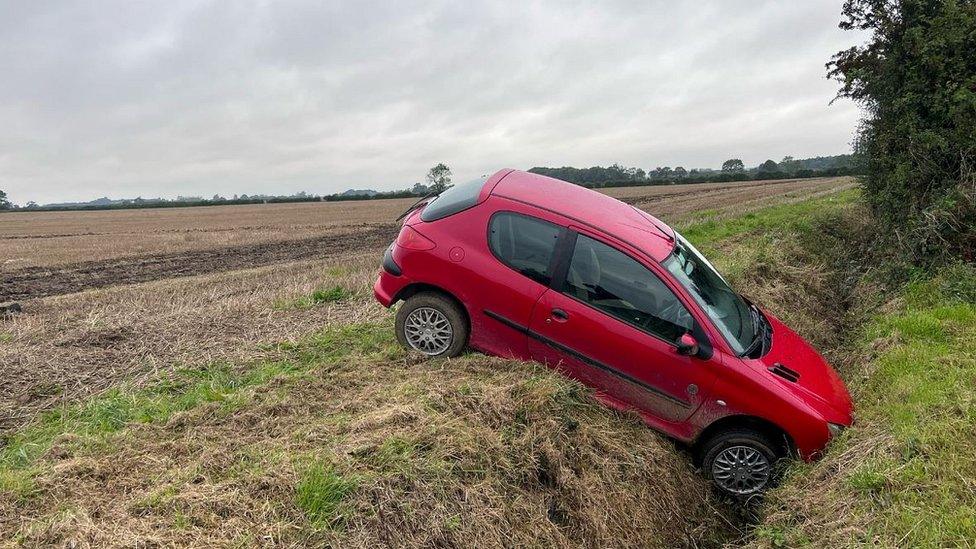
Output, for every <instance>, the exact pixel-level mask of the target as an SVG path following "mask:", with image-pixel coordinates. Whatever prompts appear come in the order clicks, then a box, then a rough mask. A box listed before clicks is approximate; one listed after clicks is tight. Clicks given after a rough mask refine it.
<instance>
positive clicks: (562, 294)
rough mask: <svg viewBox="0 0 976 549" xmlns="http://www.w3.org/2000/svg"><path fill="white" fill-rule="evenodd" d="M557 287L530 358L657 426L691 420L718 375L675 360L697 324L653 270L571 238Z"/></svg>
mask: <svg viewBox="0 0 976 549" xmlns="http://www.w3.org/2000/svg"><path fill="white" fill-rule="evenodd" d="M570 238H571V240H572V242H568V243H567V244H566V252H565V253H566V254H567V257H568V261H567V263H566V266H565V267H563V268H561V269H560V271H563V272H564V273H563V272H561V273H560V280H556V281H555V282H554V283H553V285H552V289H550V290H549V291H547V292H546V293H545V294H543V295H542V297H541V298H540V300H539V303H538V304H537V305H536V307H535V309H534V311H533V314H532V319H531V320H530V323H529V334H530V336H532V337H531V338H530V340H529V351H530V353H531V354H532V356H533V358H534V359H536V360H539V361H541V362H546V363H548V364H550V365H558V367H559V368H560V369H562V370H564V371H565V372H566V373H568V374H570V375H572V376H574V377H576V378H578V379H580V380H581V381H583V382H584V383H586V384H588V385H591V386H592V387H594V388H596V389H597V390H599V391H601V392H602V393H604V394H606V395H607V396H610V397H611V398H613V399H614V400H616V401H618V402H620V403H622V404H624V405H625V406H631V407H634V408H637V409H638V410H641V411H644V412H648V413H650V414H652V415H654V416H657V417H659V418H660V419H663V420H666V421H671V422H676V421H682V420H684V419H687V418H688V417H689V416H691V414H692V413H693V412H694V411H695V410H696V409H697V408H698V406H699V404H700V403H701V402H702V399H703V398H704V397H705V393H706V390H707V389H708V387H709V386H710V385H711V382H712V381H713V380H714V377H715V376H714V374H713V373H712V372H711V370H710V369H709V368H707V367H704V366H705V363H704V361H703V360H702V359H700V358H693V357H689V356H685V355H681V354H679V353H678V352H677V344H676V342H677V340H678V338H679V337H680V336H681V335H683V334H685V333H688V332H692V331H696V332H697V331H698V330H695V325H694V322H695V321H694V319H693V318H692V316H691V315H690V314H689V313H688V311H687V309H686V308H685V306H684V304H683V303H682V302H681V301H680V299H678V297H677V296H676V295H675V294H674V293H673V292H672V291H671V289H670V288H669V287H668V286H667V285H666V284H665V283H664V282H663V281H662V280H661V279H660V278H659V276H658V275H657V274H656V273H655V272H654V271H652V270H651V269H650V268H649V267H648V266H646V265H644V264H642V263H641V262H640V261H637V260H636V259H634V258H633V257H631V256H630V255H628V254H627V253H625V252H623V251H621V250H620V249H618V248H616V247H614V246H613V245H611V244H609V243H608V242H605V241H602V240H600V239H599V238H597V237H596V236H592V235H587V234H579V232H578V231H574V232H573V233H572V236H571V237H570Z"/></svg>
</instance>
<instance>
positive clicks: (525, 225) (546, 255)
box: [488, 212, 560, 285]
mask: <svg viewBox="0 0 976 549" xmlns="http://www.w3.org/2000/svg"><path fill="white" fill-rule="evenodd" d="M559 232H560V228H559V226H558V225H553V224H552V223H549V222H548V221H542V220H541V219H536V218H534V217H528V216H525V215H519V214H516V213H510V212H502V213H497V214H495V215H494V216H492V218H491V225H490V227H489V234H488V245H489V247H490V248H491V251H492V253H494V254H495V257H497V258H498V260H499V261H501V262H502V263H504V264H505V265H508V266H509V267H511V268H513V269H515V270H516V271H518V272H520V273H522V274H523V275H525V276H527V277H529V278H531V279H532V280H535V281H536V282H538V283H540V284H545V285H548V284H549V282H550V281H551V280H552V273H551V272H550V268H549V267H550V264H551V262H552V254H553V252H554V250H555V249H556V240H557V239H558V238H559Z"/></svg>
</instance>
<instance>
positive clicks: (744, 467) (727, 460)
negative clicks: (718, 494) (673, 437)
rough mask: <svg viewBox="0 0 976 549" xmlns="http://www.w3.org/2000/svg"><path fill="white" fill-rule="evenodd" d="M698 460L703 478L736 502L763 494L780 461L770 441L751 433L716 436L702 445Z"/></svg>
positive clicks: (743, 431)
mask: <svg viewBox="0 0 976 549" xmlns="http://www.w3.org/2000/svg"><path fill="white" fill-rule="evenodd" d="M701 456H702V457H701V464H702V469H703V471H704V473H705V476H706V477H707V478H709V479H711V481H712V482H713V483H714V484H715V487H716V488H718V489H719V490H720V491H722V492H724V493H725V494H728V495H730V496H734V497H737V498H744V497H749V496H753V495H757V494H761V493H762V492H764V491H766V489H767V488H769V486H770V484H771V483H772V481H773V473H774V466H775V465H776V461H777V460H778V459H779V458H780V457H781V456H780V454H779V452H777V451H776V445H775V444H774V443H773V442H772V441H770V440H769V438H767V437H766V436H765V435H762V434H760V433H758V432H756V431H753V430H750V429H731V430H728V431H725V432H722V433H718V434H716V435H715V436H713V437H712V438H710V439H709V440H708V441H706V442H705V443H704V444H702V446H701Z"/></svg>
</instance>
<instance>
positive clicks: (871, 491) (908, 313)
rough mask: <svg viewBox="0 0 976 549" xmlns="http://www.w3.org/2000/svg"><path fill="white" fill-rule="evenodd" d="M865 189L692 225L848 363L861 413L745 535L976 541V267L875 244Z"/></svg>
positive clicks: (764, 542)
mask: <svg viewBox="0 0 976 549" xmlns="http://www.w3.org/2000/svg"><path fill="white" fill-rule="evenodd" d="M870 230H871V227H870V220H869V216H868V215H867V213H866V212H865V211H864V210H863V208H862V207H861V206H860V205H859V203H858V193H857V192H856V191H848V192H844V193H841V194H839V195H835V196H830V197H825V198H822V199H817V200H812V201H807V202H803V203H799V204H796V205H790V206H778V207H773V208H768V209H765V210H762V211H759V212H755V213H753V214H748V215H745V216H741V217H738V218H734V219H728V220H719V221H706V222H704V223H699V224H696V225H694V226H691V227H686V228H685V229H684V230H683V234H685V236H686V237H688V238H689V239H691V240H692V241H694V242H695V243H696V244H697V245H698V246H699V247H700V248H702V249H703V251H705V252H706V253H707V254H708V255H709V256H710V257H712V258H714V259H715V262H716V263H717V264H718V266H719V268H720V269H721V270H722V271H723V272H725V273H727V275H728V276H729V278H730V279H731V280H732V282H733V285H735V286H736V287H737V288H738V289H740V290H741V291H743V292H744V293H746V294H748V295H750V296H752V297H754V298H756V299H757V301H759V302H760V303H762V304H763V305H764V306H766V307H768V308H769V309H771V310H772V311H773V312H774V314H776V315H777V316H780V317H781V318H783V319H785V320H786V321H787V322H788V323H789V324H790V325H791V326H793V327H794V328H796V329H797V331H799V332H800V333H801V334H802V335H804V336H805V337H806V338H807V339H809V340H811V341H813V342H814V343H815V345H816V346H817V347H818V348H819V349H820V350H821V351H822V352H824V353H825V354H826V355H827V356H828V358H829V359H830V360H831V361H832V362H833V363H834V365H835V367H837V368H838V369H840V370H841V372H842V374H843V376H844V378H845V380H846V382H847V384H848V387H849V389H850V390H851V392H852V395H853V397H854V401H855V405H856V413H857V416H856V422H855V425H854V427H853V428H852V429H850V430H849V431H848V432H846V433H845V434H844V435H843V436H842V437H841V438H840V439H839V440H838V441H836V442H835V443H834V444H832V445H831V448H830V450H829V452H828V454H827V456H826V457H825V458H824V459H823V460H821V461H820V462H817V463H815V464H812V465H797V466H795V467H793V468H792V469H791V470H790V471H789V473H788V476H787V478H786V479H785V480H784V482H783V483H782V485H781V486H780V487H779V488H777V489H775V490H773V492H772V493H771V494H770V495H769V497H768V501H767V502H766V503H765V504H764V505H763V507H762V508H761V510H760V514H761V518H760V520H759V524H758V525H757V526H756V528H755V530H754V531H753V532H752V534H751V537H747V538H745V539H744V541H745V542H746V543H748V544H751V545H757V546H777V547H778V546H786V547H796V546H810V547H847V546H864V545H872V546H881V547H964V546H971V545H972V544H973V543H974V541H973V540H976V480H974V479H976V345H974V344H973V341H974V340H976V268H974V267H973V266H972V265H963V264H957V265H954V266H950V267H946V268H944V269H943V270H941V271H939V272H935V273H925V272H921V271H918V272H915V273H914V275H913V276H912V277H911V280H909V281H907V282H897V280H898V278H894V279H893V278H892V277H891V276H889V275H887V274H886V273H889V272H897V273H899V275H902V274H903V273H904V272H905V271H906V269H905V267H904V266H902V267H899V268H897V269H896V268H893V267H890V266H887V262H886V261H887V260H885V259H882V257H883V256H882V255H881V254H877V253H872V252H871V251H870V250H869V249H868V248H869V243H870V240H871V236H870Z"/></svg>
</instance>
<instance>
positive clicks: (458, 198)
mask: <svg viewBox="0 0 976 549" xmlns="http://www.w3.org/2000/svg"><path fill="white" fill-rule="evenodd" d="M485 181H488V179H487V178H483V179H477V180H475V181H469V182H467V183H461V184H459V185H455V186H453V187H451V188H450V189H447V190H446V191H444V192H442V193H441V194H440V195H439V196H438V197H437V198H435V199H434V200H433V201H432V202H431V203H430V204H427V207H426V208H424V211H423V212H421V213H420V219H421V220H422V221H437V220H438V219H444V218H445V217H447V216H449V215H454V214H456V213H458V212H463V211H464V210H467V209H468V208H470V207H472V206H474V205H476V204H477V203H478V196H479V195H481V188H482V187H484V186H485Z"/></svg>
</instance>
